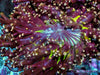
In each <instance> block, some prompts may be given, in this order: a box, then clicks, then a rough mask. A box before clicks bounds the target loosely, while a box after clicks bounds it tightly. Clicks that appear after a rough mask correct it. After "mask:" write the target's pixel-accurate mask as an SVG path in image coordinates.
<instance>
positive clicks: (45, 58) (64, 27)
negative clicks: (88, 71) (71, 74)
mask: <svg viewBox="0 0 100 75" xmlns="http://www.w3.org/2000/svg"><path fill="white" fill-rule="evenodd" d="M13 2H14V3H15V4H16V3H18V5H17V6H15V8H14V11H13V12H12V13H11V15H10V18H7V17H6V16H5V15H4V14H3V13H1V16H2V18H0V22H1V24H2V25H3V24H5V25H4V29H3V30H2V31H3V33H4V34H2V35H1V37H0V47H11V48H16V49H15V50H13V51H11V50H10V49H8V50H7V49H5V48H3V49H2V48H1V52H2V56H8V59H7V60H6V63H5V65H6V66H8V67H9V69H11V70H12V68H16V67H17V68H18V71H21V70H24V72H22V73H21V74H22V75H55V74H56V73H63V74H65V73H66V71H67V70H69V69H72V68H73V67H74V65H76V64H80V63H81V62H82V60H83V58H84V59H85V57H86V56H88V57H90V58H92V57H96V56H97V53H98V50H99V49H98V48H97V46H98V45H99V43H100V29H99V28H97V27H98V26H99V25H98V22H99V21H98V20H99V19H98V18H96V17H98V16H95V14H96V13H98V12H96V11H94V10H95V9H93V8H92V5H93V4H92V3H94V4H95V2H94V1H92V2H90V3H91V6H90V8H88V7H87V5H88V2H86V0H68V1H66V0H63V1H61V0H55V1H52V0H48V1H47V0H13ZM96 2H97V1H96ZM77 3H80V7H78V5H77ZM85 3H86V4H85ZM72 4H73V5H72ZM74 7H75V8H74ZM94 7H95V6H94ZM81 8H82V9H81ZM95 8H98V10H99V5H98V7H95ZM90 10H91V11H90ZM98 15H99V13H98ZM95 19H96V21H95ZM93 39H94V40H97V43H96V42H94V41H93ZM8 61H9V62H10V63H8ZM11 63H12V64H11ZM9 65H10V66H9Z"/></svg>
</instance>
